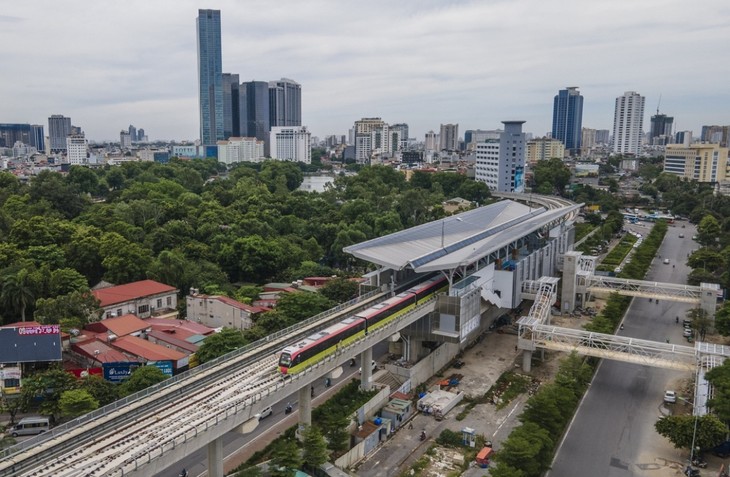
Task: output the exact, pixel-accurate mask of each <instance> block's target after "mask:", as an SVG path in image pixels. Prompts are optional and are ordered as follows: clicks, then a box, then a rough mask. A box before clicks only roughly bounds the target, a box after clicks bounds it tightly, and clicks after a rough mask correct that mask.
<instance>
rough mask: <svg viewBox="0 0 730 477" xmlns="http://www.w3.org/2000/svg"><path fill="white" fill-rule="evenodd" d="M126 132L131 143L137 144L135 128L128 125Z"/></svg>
mask: <svg viewBox="0 0 730 477" xmlns="http://www.w3.org/2000/svg"><path fill="white" fill-rule="evenodd" d="M128 131H129V138H130V139H131V140H132V142H137V128H136V127H134V126H132V125H131V124H130V125H129V128H128Z"/></svg>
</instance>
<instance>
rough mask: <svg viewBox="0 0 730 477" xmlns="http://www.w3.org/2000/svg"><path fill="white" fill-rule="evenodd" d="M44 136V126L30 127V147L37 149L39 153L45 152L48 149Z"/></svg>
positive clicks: (32, 125)
mask: <svg viewBox="0 0 730 477" xmlns="http://www.w3.org/2000/svg"><path fill="white" fill-rule="evenodd" d="M44 138H45V136H44V134H43V125H41V124H31V125H30V145H31V146H33V147H35V148H36V150H37V151H38V152H43V151H44V150H45V149H46V144H45V140H44Z"/></svg>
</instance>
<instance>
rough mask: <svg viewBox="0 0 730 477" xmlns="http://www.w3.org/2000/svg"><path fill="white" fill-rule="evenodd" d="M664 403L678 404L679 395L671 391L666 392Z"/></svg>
mask: <svg viewBox="0 0 730 477" xmlns="http://www.w3.org/2000/svg"><path fill="white" fill-rule="evenodd" d="M664 402H666V403H668V404H674V403H675V402H677V393H676V392H674V391H670V390H667V391H664Z"/></svg>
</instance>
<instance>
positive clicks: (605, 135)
mask: <svg viewBox="0 0 730 477" xmlns="http://www.w3.org/2000/svg"><path fill="white" fill-rule="evenodd" d="M610 142H611V131H609V130H608V129H596V144H609V143H610Z"/></svg>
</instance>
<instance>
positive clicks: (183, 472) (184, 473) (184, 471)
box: [178, 468, 188, 477]
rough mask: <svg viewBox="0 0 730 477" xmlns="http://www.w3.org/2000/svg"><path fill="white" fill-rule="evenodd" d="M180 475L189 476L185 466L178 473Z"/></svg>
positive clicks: (181, 476) (179, 476)
mask: <svg viewBox="0 0 730 477" xmlns="http://www.w3.org/2000/svg"><path fill="white" fill-rule="evenodd" d="M178 477H188V471H187V470H185V469H184V468H183V470H181V471H180V473H179V474H178Z"/></svg>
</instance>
